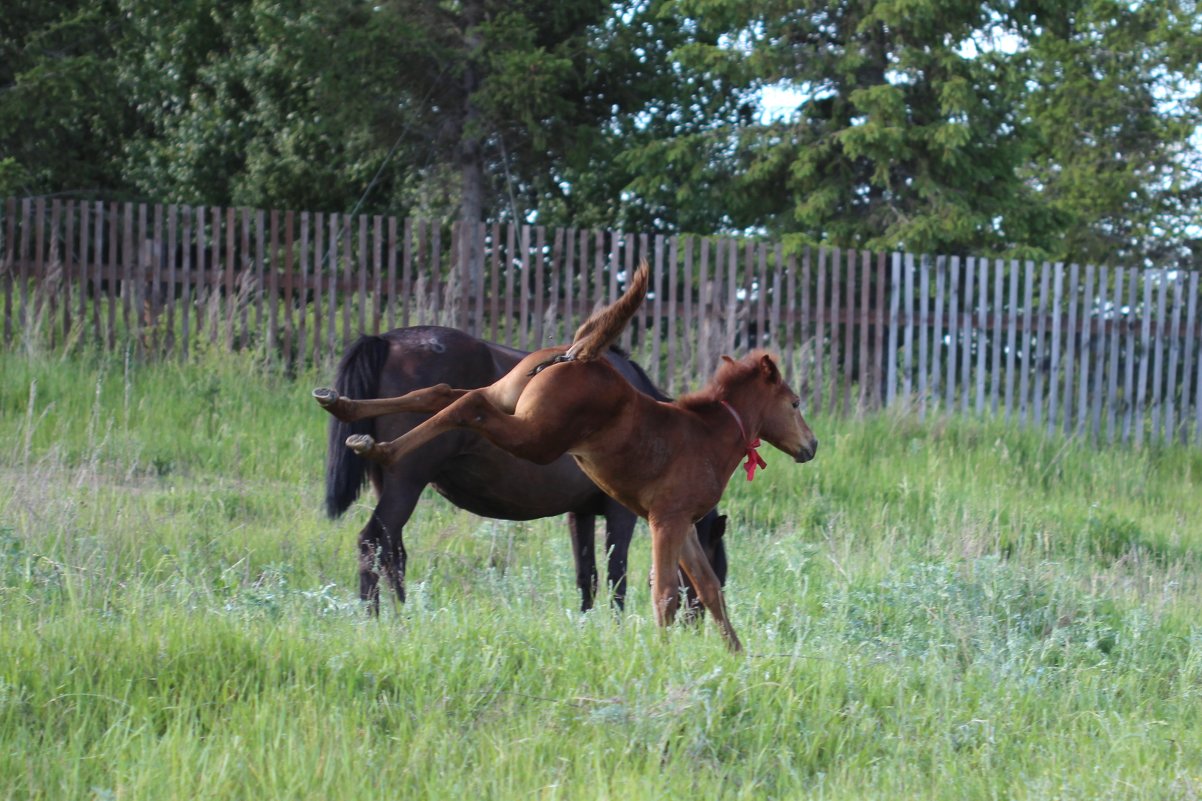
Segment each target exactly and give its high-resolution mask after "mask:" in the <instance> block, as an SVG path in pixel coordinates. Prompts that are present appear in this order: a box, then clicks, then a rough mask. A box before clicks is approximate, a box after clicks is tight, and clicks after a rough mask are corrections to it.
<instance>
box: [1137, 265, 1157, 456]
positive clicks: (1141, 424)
mask: <svg viewBox="0 0 1202 801" xmlns="http://www.w3.org/2000/svg"><path fill="white" fill-rule="evenodd" d="M1152 317H1153V306H1152V274H1151V273H1144V300H1143V306H1142V308H1141V310H1140V318H1141V319H1140V334H1139V341H1140V354H1139V381H1138V383H1137V384H1136V387H1135V445H1136V446H1137V447H1138V446H1140V445H1143V444H1144V428H1145V425H1146V419H1145V413H1146V412H1145V409H1146V405H1145V404H1146V401H1147V396H1148V362H1149V361H1150V360H1151V356H1152Z"/></svg>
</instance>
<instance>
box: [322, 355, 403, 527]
mask: <svg viewBox="0 0 1202 801" xmlns="http://www.w3.org/2000/svg"><path fill="white" fill-rule="evenodd" d="M388 351H389V345H388V340H386V339H384V338H383V337H378V336H361V337H359V338H358V339H357V340H355V342H354V344H352V345H351V346H350V347H349V348H347V350H346V353H345V354H343V356H342V361H341V362H339V364H338V374H337V375H336V376H335V378H334V389H336V390H337V391H338V394H339V395H342V396H344V397H347V398H355V399H359V398H374V397H376V391H377V388H378V386H379V383H380V373H381V372H383V369H384V363H385V361H387V359H388ZM374 433H375V421H374V420H372V419H367V420H360V421H359V422H356V423H344V422H342V421H341V420H339V419H337V418H335V417H331V418H330V440H329V449H328V451H327V454H326V514H328V515H329V516H330V517H338V516H340V515H341V514H342V513H343V512H345V511H346V510H347V509H349V508H350V505H351V504H352V503H354V502H355V499H356V498H358V497H359V493H360V492H361V491H362V489H363V479H364V478H366V477H367V472H368V471H369V470H370V471H373V472H375V471H378V470H379V469H380V468H379V467H377V466H376V465H375V464H374V463H369V462H367V461H366V460H365V459H363V458H362V457H361V456H359V455H358V454H357V453H355V452H354V451H352V450H351V449H350V448H348V447H346V438H347V437H349V436H350V435H351V434H374Z"/></svg>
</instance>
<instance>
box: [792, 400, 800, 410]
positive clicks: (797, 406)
mask: <svg viewBox="0 0 1202 801" xmlns="http://www.w3.org/2000/svg"><path fill="white" fill-rule="evenodd" d="M793 408H794V409H800V408H801V401H800V400H795V401H793Z"/></svg>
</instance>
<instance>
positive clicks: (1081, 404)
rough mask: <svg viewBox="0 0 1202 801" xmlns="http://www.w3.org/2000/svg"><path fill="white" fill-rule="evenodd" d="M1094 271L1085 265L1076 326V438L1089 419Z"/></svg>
mask: <svg viewBox="0 0 1202 801" xmlns="http://www.w3.org/2000/svg"><path fill="white" fill-rule="evenodd" d="M1093 292H1094V269H1093V265H1092V264H1087V265H1085V294H1084V295H1083V298H1082V304H1081V319H1080V321H1079V323H1078V325H1077V329H1078V330H1079V331H1080V332H1081V334H1080V340H1079V341H1080V343H1081V351H1080V359H1079V360H1078V361H1079V363H1080V371H1079V372H1080V374H1081V375H1080V378H1079V379H1078V381H1077V399H1076V407H1077V408H1076V412H1075V413H1074V418H1073V419H1074V423H1073V426H1072V429H1071V430H1072V431H1075V432H1076V433H1077V435H1078V436H1080V435H1082V434H1084V433H1085V427H1086V424H1087V423H1088V418H1089V367H1090V361H1091V360H1092V359H1093V344H1094V343H1093V325H1092V320H1091V319H1090V318H1091V314H1090V310H1091V309H1092V308H1093V297H1094V294H1093Z"/></svg>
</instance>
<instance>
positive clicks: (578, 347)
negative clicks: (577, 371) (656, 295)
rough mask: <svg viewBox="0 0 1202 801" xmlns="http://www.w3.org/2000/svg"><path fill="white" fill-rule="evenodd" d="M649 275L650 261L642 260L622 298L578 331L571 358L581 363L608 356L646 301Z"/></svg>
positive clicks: (596, 314)
mask: <svg viewBox="0 0 1202 801" xmlns="http://www.w3.org/2000/svg"><path fill="white" fill-rule="evenodd" d="M649 273H650V268H649V267H648V265H647V260H646V259H643V260H642V261H641V262H639V268H638V269H637V270H635V271H634V275H633V276H631V278H630V285H629V286H627V287H626V291H625V292H623V293H622V297H620V298H618V299H617V300H615V301H614V302H613V303H611V304H610V305H608V306H606V307H605V308H604V309H599V310H597V311H596V312H594V313H593V315H592V316H591V317H589V318H588V319H587V320H585V321H584V323H583V324H582V325H581V326H580V327H579V328H577V329H576V336H574V337H573V338H572V346H571V347H570V348H568V356H570V357H572V358H575V359H577V360H579V361H588V360H590V359H600V358H601V357H602V356H604V355H605V352H606V351H607V350H609V346H610V345H612V344H613V343H614V342H615V341H616V340H617V339H618V337H619V336H621V334H622V331H623V329H625V328H626V324H627V323H629V322H630V318H631V317H633V316H634V313H635V312H636V311H638V310H639V306H641V305H642V304H643V298H644V297H645V296H646V295H647V283H648V275H649Z"/></svg>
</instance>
